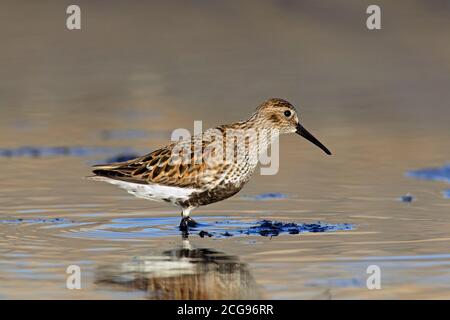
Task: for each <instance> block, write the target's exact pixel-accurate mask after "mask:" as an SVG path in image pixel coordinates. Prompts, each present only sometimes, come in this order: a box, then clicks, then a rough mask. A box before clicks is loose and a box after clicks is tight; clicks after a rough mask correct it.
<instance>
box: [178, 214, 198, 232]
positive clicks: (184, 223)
mask: <svg viewBox="0 0 450 320" xmlns="http://www.w3.org/2000/svg"><path fill="white" fill-rule="evenodd" d="M197 225H198V223H197V222H195V220H194V219H192V218H191V217H183V218H181V222H180V231H183V232H187V231H188V230H189V228H195V227H196V226H197Z"/></svg>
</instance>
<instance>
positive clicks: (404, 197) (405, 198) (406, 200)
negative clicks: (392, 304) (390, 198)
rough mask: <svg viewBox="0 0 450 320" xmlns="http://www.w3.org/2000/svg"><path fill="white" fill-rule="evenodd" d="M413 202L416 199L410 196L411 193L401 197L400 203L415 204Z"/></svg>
mask: <svg viewBox="0 0 450 320" xmlns="http://www.w3.org/2000/svg"><path fill="white" fill-rule="evenodd" d="M413 200H414V197H413V196H412V195H410V194H409V193H408V194H405V195H404V196H401V197H400V201H401V202H408V203H409V202H413Z"/></svg>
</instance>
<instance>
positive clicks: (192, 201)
mask: <svg viewBox="0 0 450 320" xmlns="http://www.w3.org/2000/svg"><path fill="white" fill-rule="evenodd" d="M294 132H296V133H298V134H299V135H300V136H302V137H304V138H306V139H307V140H309V141H310V142H312V143H313V144H315V145H316V146H318V147H319V148H321V149H322V150H323V151H324V152H325V153H326V154H328V155H330V154H331V152H330V151H329V150H328V149H327V148H326V147H325V146H324V145H323V144H322V143H321V142H320V141H319V140H317V139H316V138H315V137H314V136H313V135H312V134H311V133H309V132H308V131H307V130H306V129H305V128H304V127H303V126H302V125H301V124H300V122H299V116H298V113H297V111H296V109H295V108H294V107H293V106H292V105H291V104H290V103H289V102H287V101H286V100H283V99H277V98H275V99H270V100H267V101H265V102H264V103H262V104H261V105H260V106H258V107H257V109H256V111H255V112H254V113H253V114H252V115H251V116H250V118H249V119H248V120H246V121H241V122H236V123H232V124H228V125H221V126H218V127H216V128H214V129H209V130H207V131H205V132H203V133H202V134H200V135H195V136H193V137H192V138H190V139H185V140H181V141H178V142H175V143H172V144H170V145H168V146H166V147H163V148H161V149H158V150H155V151H153V152H151V153H149V154H147V155H144V156H142V157H138V158H136V159H132V160H129V161H126V162H120V163H112V164H104V165H97V166H94V167H93V173H94V174H95V176H94V177H93V178H94V179H95V180H101V181H106V182H109V183H112V184H115V185H117V186H119V187H121V188H123V189H125V190H127V191H128V192H129V193H131V194H133V195H135V196H137V197H139V198H145V199H149V200H155V201H164V202H169V203H172V204H174V205H176V206H178V207H179V208H180V209H181V216H182V219H181V222H180V230H182V231H187V229H188V227H190V226H194V225H195V224H196V223H195V221H194V220H193V219H192V218H191V217H190V216H189V215H190V213H191V211H192V210H193V209H195V208H197V207H199V206H204V205H207V204H210V203H214V202H217V201H221V200H224V199H227V198H229V197H231V196H233V195H234V194H236V193H237V192H239V191H240V190H241V189H242V187H243V186H244V185H245V184H246V183H247V182H248V181H249V180H250V178H251V176H252V175H253V173H254V172H255V169H256V166H257V164H258V162H259V155H260V154H261V153H262V152H266V151H267V149H268V148H269V146H270V144H271V143H272V142H273V139H274V138H276V137H278V135H280V134H286V133H294ZM240 139H241V140H240ZM230 155H231V157H230ZM230 158H231V160H230Z"/></svg>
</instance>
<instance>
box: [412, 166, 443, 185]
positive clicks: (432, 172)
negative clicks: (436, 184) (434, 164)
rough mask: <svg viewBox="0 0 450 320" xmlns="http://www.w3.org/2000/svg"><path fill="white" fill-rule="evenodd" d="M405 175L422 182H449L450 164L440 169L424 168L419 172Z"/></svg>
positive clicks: (415, 171)
mask: <svg viewBox="0 0 450 320" xmlns="http://www.w3.org/2000/svg"><path fill="white" fill-rule="evenodd" d="M406 175H407V176H409V177H413V178H417V179H423V180H435V181H445V182H450V163H449V164H446V165H444V166H442V167H440V168H425V169H420V170H414V171H408V172H407V173H406Z"/></svg>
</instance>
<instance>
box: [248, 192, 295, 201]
mask: <svg viewBox="0 0 450 320" xmlns="http://www.w3.org/2000/svg"><path fill="white" fill-rule="evenodd" d="M287 198H288V196H287V195H286V194H284V193H280V192H267V193H261V194H257V195H255V196H242V199H246V200H255V201H264V200H278V199H287Z"/></svg>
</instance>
